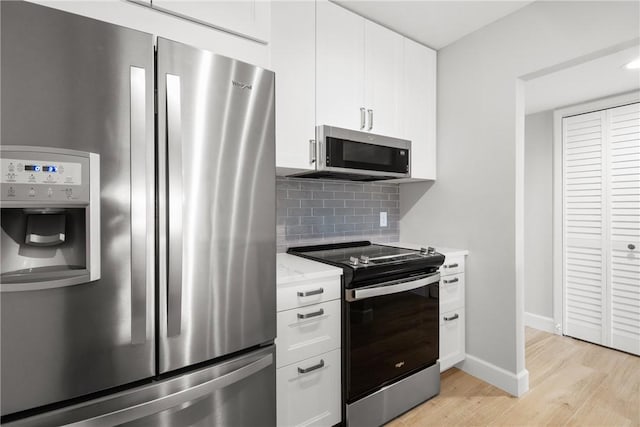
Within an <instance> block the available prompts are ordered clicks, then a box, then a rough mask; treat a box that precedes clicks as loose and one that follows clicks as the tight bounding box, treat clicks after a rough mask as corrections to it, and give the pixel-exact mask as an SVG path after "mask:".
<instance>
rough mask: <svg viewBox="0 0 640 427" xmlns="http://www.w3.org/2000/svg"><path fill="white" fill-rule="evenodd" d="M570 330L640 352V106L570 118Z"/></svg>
mask: <svg viewBox="0 0 640 427" xmlns="http://www.w3.org/2000/svg"><path fill="white" fill-rule="evenodd" d="M563 183H564V189H563V191H564V193H563V209H564V266H563V268H564V333H565V335H569V336H572V337H576V338H580V339H583V340H586V341H591V342H594V343H597V344H602V345H606V346H609V347H612V348H616V349H619V350H623V351H627V352H630V353H634V354H640V104H637V103H636V104H631V105H626V106H622V107H617V108H612V109H609V110H603V111H597V112H593V113H588V114H581V115H578V116H573V117H568V118H565V119H564V120H563Z"/></svg>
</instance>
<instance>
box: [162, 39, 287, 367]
mask: <svg viewBox="0 0 640 427" xmlns="http://www.w3.org/2000/svg"><path fill="white" fill-rule="evenodd" d="M157 67H158V69H157V85H158V129H159V132H158V172H159V186H158V191H159V209H160V215H159V228H160V241H159V248H160V257H159V260H160V263H159V266H160V270H159V278H160V280H159V301H160V303H159V319H160V325H159V326H160V327H159V334H160V337H159V346H160V348H159V350H160V352H159V357H160V360H159V369H160V372H167V371H171V370H174V369H178V368H181V367H184V366H188V365H191V364H193V363H199V362H202V361H205V360H208V359H213V358H216V357H219V356H222V355H225V354H230V353H233V352H236V351H239V350H242V349H246V348H249V347H253V346H256V345H259V344H262V343H267V342H271V341H273V340H274V339H275V335H276V332H275V325H276V309H275V275H276V272H275V267H276V262H275V257H276V253H275V245H274V242H275V205H274V203H275V202H274V200H275V137H274V135H275V130H274V129H275V124H274V123H275V122H274V117H275V116H274V109H273V105H274V83H275V82H274V74H273V73H272V72H271V71H267V70H264V69H261V68H257V67H254V66H252V65H249V64H245V63H242V62H239V61H235V60H232V59H229V58H226V57H222V56H218V55H214V54H212V53H210V52H206V51H203V50H199V49H196V48H193V47H191V46H186V45H183V44H180V43H176V42H173V41H170V40H166V39H163V38H158V55H157Z"/></svg>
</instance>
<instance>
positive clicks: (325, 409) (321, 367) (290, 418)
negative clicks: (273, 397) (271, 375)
mask: <svg viewBox="0 0 640 427" xmlns="http://www.w3.org/2000/svg"><path fill="white" fill-rule="evenodd" d="M308 369H310V370H309V371H308V372H304V370H308ZM301 371H302V372H301ZM276 383H277V416H278V426H287V427H288V426H299V425H304V426H309V427H310V426H332V425H335V424H337V423H339V422H340V420H341V411H340V349H337V350H333V351H330V352H327V353H323V354H321V355H318V356H315V357H311V358H309V359H305V360H302V361H299V362H297V363H294V364H292V365H289V366H285V367H283V368H279V369H278V370H277V371H276Z"/></svg>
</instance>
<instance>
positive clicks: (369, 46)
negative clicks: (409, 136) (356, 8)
mask: <svg viewBox="0 0 640 427" xmlns="http://www.w3.org/2000/svg"><path fill="white" fill-rule="evenodd" d="M364 29H365V32H364V34H365V39H364V47H365V61H364V63H365V68H364V83H365V91H364V94H365V98H364V105H365V107H366V109H367V117H366V119H367V123H366V126H367V127H366V130H367V131H370V132H372V133H376V134H381V135H388V136H394V137H397V138H400V137H402V136H403V132H404V129H403V127H402V125H401V122H402V114H401V107H402V102H401V101H402V89H403V87H402V86H403V85H402V78H403V75H402V68H403V39H404V37H402V36H401V35H400V34H398V33H394V32H393V31H391V30H388V29H386V28H384V27H382V26H380V25H378V24H376V23H374V22H371V21H365V26H364Z"/></svg>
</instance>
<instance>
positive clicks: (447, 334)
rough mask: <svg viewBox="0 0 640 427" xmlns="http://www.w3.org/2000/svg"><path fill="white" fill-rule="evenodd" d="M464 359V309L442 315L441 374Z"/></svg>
mask: <svg viewBox="0 0 640 427" xmlns="http://www.w3.org/2000/svg"><path fill="white" fill-rule="evenodd" d="M464 357H465V353H464V307H462V308H461V309H459V310H451V311H448V312H446V313H440V372H442V371H445V370H447V369H449V368H450V367H452V366H453V365H455V364H456V363H458V362H461V361H463V360H464Z"/></svg>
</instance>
